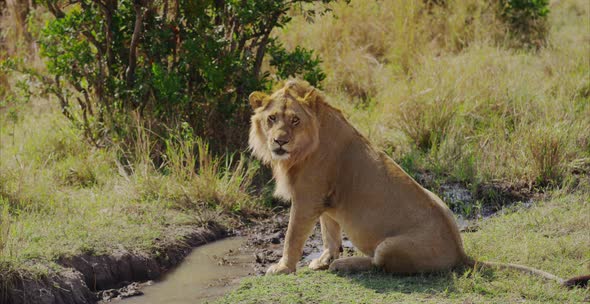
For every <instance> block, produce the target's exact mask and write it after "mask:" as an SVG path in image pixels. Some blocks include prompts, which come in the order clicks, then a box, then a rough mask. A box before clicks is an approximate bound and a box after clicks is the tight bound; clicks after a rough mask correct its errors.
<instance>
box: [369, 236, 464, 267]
mask: <svg viewBox="0 0 590 304" xmlns="http://www.w3.org/2000/svg"><path fill="white" fill-rule="evenodd" d="M445 248H447V246H445V244H444V242H441V240H440V239H436V240H433V239H431V238H428V237H426V238H421V237H420V236H409V235H400V236H395V237H389V238H386V239H385V240H383V241H382V242H381V243H380V244H379V245H378V246H377V248H376V249H375V255H374V259H373V264H374V265H375V266H377V267H380V268H383V269H384V270H385V271H387V272H389V273H398V274H411V273H419V272H431V271H439V270H444V269H449V268H452V267H453V266H454V265H456V264H457V260H458V259H459V257H458V255H457V253H456V251H455V250H454V249H453V248H449V249H445Z"/></svg>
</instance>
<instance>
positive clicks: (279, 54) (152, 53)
mask: <svg viewBox="0 0 590 304" xmlns="http://www.w3.org/2000/svg"><path fill="white" fill-rule="evenodd" d="M330 1H331V0H324V1H322V2H324V3H327V2H330ZM297 2H310V1H307V0H300V1H274V0H264V1H236V0H234V1H205V2H202V1H179V0H170V1H161V2H152V1H129V0H119V1H106V2H103V1H88V0H76V1H69V2H67V3H66V2H62V1H57V0H52V1H46V2H43V4H44V5H45V6H46V7H47V9H48V10H49V11H50V12H51V13H52V14H53V15H54V16H55V19H54V20H52V21H50V22H49V23H48V24H47V26H46V28H45V29H44V30H43V32H42V34H41V41H40V44H41V53H42V55H43V56H44V57H45V58H46V59H47V67H48V71H49V73H50V74H52V75H53V80H52V81H50V82H49V84H50V85H49V91H50V92H51V93H53V94H54V95H55V96H57V98H58V100H59V102H60V105H61V108H62V111H63V113H64V115H65V116H66V117H67V118H69V119H70V120H71V121H72V122H74V123H75V124H76V125H77V126H79V127H80V128H82V129H84V131H85V134H86V137H87V138H89V139H90V140H91V141H92V142H93V143H94V144H95V145H97V146H101V145H105V144H106V143H107V141H108V140H111V139H113V140H120V139H125V137H126V136H128V134H131V133H132V132H131V130H129V128H128V126H130V125H132V124H131V123H129V122H130V120H129V114H130V113H131V112H134V111H135V112H137V113H138V114H139V115H140V116H141V117H143V118H145V119H149V120H152V121H154V122H156V123H155V125H153V126H152V129H153V131H155V132H157V133H166V130H169V129H177V127H178V126H179V125H180V124H181V123H183V122H186V123H188V124H189V125H190V127H191V128H192V129H193V130H195V132H196V134H198V135H199V136H204V137H207V138H208V139H210V140H211V142H212V143H214V144H215V145H216V147H224V148H227V147H230V148H231V147H236V146H240V145H241V144H243V143H244V139H245V136H246V132H243V130H244V128H246V127H247V124H248V117H249V114H250V109H249V107H248V106H247V102H246V97H247V96H248V94H249V93H250V92H251V91H253V90H260V89H264V88H267V87H269V86H270V85H271V82H272V80H273V78H272V77H271V74H270V73H269V72H267V71H265V70H264V65H263V63H264V62H265V58H266V56H267V53H268V51H269V50H271V51H272V52H271V53H270V57H271V59H270V66H271V67H273V66H274V67H275V68H276V69H277V70H278V71H279V72H278V74H277V75H276V77H275V78H274V79H277V78H278V79H281V78H285V77H291V76H295V75H298V76H301V77H303V78H305V79H307V80H308V81H310V82H312V83H314V84H317V82H318V81H321V79H323V76H322V73H321V71H320V70H319V69H318V67H317V66H318V64H319V60H318V58H317V57H314V56H313V53H312V52H311V51H307V50H305V49H302V48H298V49H296V50H294V51H292V52H288V51H286V50H285V49H284V48H283V47H282V46H281V44H280V43H278V42H277V41H276V40H274V39H273V38H272V37H271V36H270V34H271V32H272V30H273V29H274V28H276V27H281V26H283V25H284V24H286V23H288V22H289V21H290V18H289V17H288V16H286V15H285V13H286V12H287V11H288V10H289V9H290V8H291V6H292V5H294V4H295V3H297ZM66 7H67V8H66ZM46 80H47V79H46ZM73 103H75V105H74V104H73ZM76 108H79V111H77V110H76Z"/></svg>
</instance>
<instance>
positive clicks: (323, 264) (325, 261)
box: [309, 250, 334, 270]
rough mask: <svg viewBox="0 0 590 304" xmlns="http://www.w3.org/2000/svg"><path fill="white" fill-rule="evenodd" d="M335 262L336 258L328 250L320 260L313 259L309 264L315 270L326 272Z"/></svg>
mask: <svg viewBox="0 0 590 304" xmlns="http://www.w3.org/2000/svg"><path fill="white" fill-rule="evenodd" d="M333 260H334V256H333V255H332V254H330V252H329V251H328V250H324V252H323V253H322V255H321V256H320V257H319V258H317V259H313V260H312V261H311V263H309V268H310V269H313V270H326V269H328V267H330V263H332V261H333Z"/></svg>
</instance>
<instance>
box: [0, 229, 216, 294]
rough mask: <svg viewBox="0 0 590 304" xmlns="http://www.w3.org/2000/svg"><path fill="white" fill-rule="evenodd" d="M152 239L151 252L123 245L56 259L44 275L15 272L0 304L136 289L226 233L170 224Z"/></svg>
mask: <svg viewBox="0 0 590 304" xmlns="http://www.w3.org/2000/svg"><path fill="white" fill-rule="evenodd" d="M164 235H165V237H164V238H163V239H156V240H155V244H156V245H155V246H154V247H153V248H152V249H151V250H150V251H127V250H125V249H123V248H121V249H119V250H116V251H115V252H113V253H112V254H109V255H90V254H83V255H78V256H73V257H64V258H61V259H59V260H58V261H57V264H58V265H60V266H61V267H57V268H59V269H57V270H56V269H55V268H56V267H47V274H46V275H43V276H41V277H31V276H29V275H27V274H20V273H19V274H17V273H15V274H14V275H13V276H12V277H11V278H8V279H7V281H6V282H3V284H2V285H3V288H2V289H0V293H3V294H0V303H7V304H8V303H10V304H21V303H23V304H24V303H27V304H37V303H43V304H86V303H96V302H97V301H99V300H103V299H108V298H110V297H114V296H130V295H137V294H141V291H139V289H138V286H137V284H133V282H142V281H147V280H154V279H157V278H159V277H160V276H161V275H162V274H163V273H165V272H166V271H167V270H169V269H170V268H172V267H174V266H175V265H177V264H179V263H180V262H181V261H182V259H183V258H184V257H185V256H186V255H187V254H188V253H189V252H190V251H191V249H192V248H193V247H196V246H199V245H202V244H205V243H208V242H211V241H214V240H216V239H219V238H222V237H225V236H227V231H226V230H225V229H223V228H222V227H221V226H219V225H217V224H214V223H211V224H209V225H207V227H191V226H188V227H175V228H171V229H170V231H167V232H166V233H165V234H164Z"/></svg>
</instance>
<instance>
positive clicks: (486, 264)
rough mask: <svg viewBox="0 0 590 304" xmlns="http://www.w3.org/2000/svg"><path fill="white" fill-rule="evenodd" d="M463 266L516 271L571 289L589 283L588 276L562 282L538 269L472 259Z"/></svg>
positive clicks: (589, 276) (560, 279)
mask: <svg viewBox="0 0 590 304" xmlns="http://www.w3.org/2000/svg"><path fill="white" fill-rule="evenodd" d="M465 265H467V266H469V267H484V268H494V269H513V270H518V271H520V272H523V273H526V274H530V275H535V276H538V277H541V278H544V279H546V280H549V281H555V282H557V283H559V284H560V285H562V286H565V287H569V288H571V287H586V286H588V281H590V275H584V276H578V277H574V278H571V279H567V280H564V279H562V278H560V277H558V276H556V275H554V274H551V273H549V272H546V271H543V270H540V269H536V268H532V267H528V266H524V265H518V264H510V263H497V262H481V261H476V260H474V259H472V258H466V259H465Z"/></svg>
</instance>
